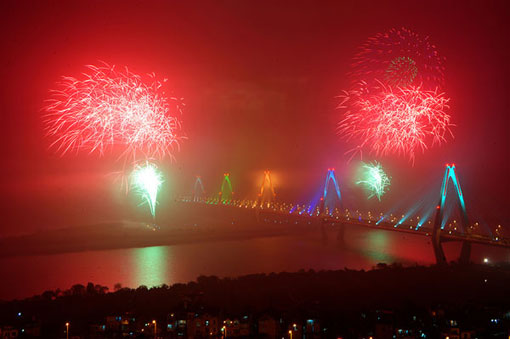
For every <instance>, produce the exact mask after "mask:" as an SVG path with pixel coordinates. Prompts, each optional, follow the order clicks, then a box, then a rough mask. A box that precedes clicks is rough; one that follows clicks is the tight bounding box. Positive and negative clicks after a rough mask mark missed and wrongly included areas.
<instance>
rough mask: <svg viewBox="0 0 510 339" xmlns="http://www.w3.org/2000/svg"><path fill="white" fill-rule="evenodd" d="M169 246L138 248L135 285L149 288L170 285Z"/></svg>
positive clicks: (135, 254)
mask: <svg viewBox="0 0 510 339" xmlns="http://www.w3.org/2000/svg"><path fill="white" fill-rule="evenodd" d="M168 251H169V247H168V246H153V247H144V248H137V249H136V250H135V252H134V256H135V279H134V280H135V283H136V285H137V286H140V285H145V286H147V287H152V286H157V285H161V284H165V283H168V282H167V280H168V277H167V266H168V259H169V253H168Z"/></svg>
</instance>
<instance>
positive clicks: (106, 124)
mask: <svg viewBox="0 0 510 339" xmlns="http://www.w3.org/2000/svg"><path fill="white" fill-rule="evenodd" d="M87 71H88V72H87V73H84V74H83V77H84V78H83V79H77V78H73V77H63V79H62V81H61V82H60V83H59V84H58V85H59V89H58V90H54V91H52V97H51V99H50V100H49V101H48V102H49V103H48V105H47V106H46V107H45V111H46V112H47V114H46V116H45V117H46V127H47V133H48V135H49V136H51V137H53V138H54V141H53V143H52V146H55V147H56V148H57V149H58V151H59V152H60V153H62V154H65V153H67V152H70V151H81V150H85V151H88V152H97V153H99V154H101V155H102V154H104V152H105V151H107V150H109V149H113V148H115V149H117V148H119V149H120V150H121V155H120V157H124V158H126V159H131V160H132V161H133V162H134V161H135V160H136V159H137V158H138V157H139V156H142V157H143V158H145V159H149V158H159V159H161V158H163V157H164V156H166V155H169V156H170V157H172V151H173V150H174V149H176V148H177V149H178V147H179V141H180V140H182V139H183V136H182V134H181V123H180V120H179V117H180V115H181V114H182V111H181V108H182V99H177V98H175V97H170V98H167V97H166V96H165V93H164V92H163V90H162V83H161V82H160V81H158V80H156V78H155V75H154V74H149V75H147V76H144V77H142V76H140V75H137V74H134V73H131V72H130V71H129V70H128V69H127V68H125V69H124V70H123V71H117V70H116V69H115V67H114V66H108V65H106V64H105V65H104V66H99V67H98V66H92V65H89V66H87ZM164 81H166V80H164Z"/></svg>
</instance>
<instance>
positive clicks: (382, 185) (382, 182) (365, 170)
mask: <svg viewBox="0 0 510 339" xmlns="http://www.w3.org/2000/svg"><path fill="white" fill-rule="evenodd" d="M361 170H362V172H361V179H360V180H358V181H357V182H356V184H358V185H363V187H364V188H365V189H366V190H367V191H368V193H369V195H368V198H369V199H370V198H372V197H374V196H375V197H377V199H379V201H381V197H382V196H383V195H384V193H386V192H387V191H388V188H389V186H390V178H388V176H387V175H386V173H385V172H384V170H383V168H382V166H381V164H380V163H378V162H374V163H362V166H361Z"/></svg>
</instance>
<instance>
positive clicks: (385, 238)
mask: <svg viewBox="0 0 510 339" xmlns="http://www.w3.org/2000/svg"><path fill="white" fill-rule="evenodd" d="M389 242H390V237H389V235H388V232H385V231H379V230H374V231H371V232H368V234H367V244H366V245H367V246H365V250H364V251H363V254H364V255H365V256H367V257H369V258H370V259H372V260H374V261H376V262H385V263H388V262H392V261H393V260H394V258H393V256H391V255H389V254H388V250H389V246H390V244H389Z"/></svg>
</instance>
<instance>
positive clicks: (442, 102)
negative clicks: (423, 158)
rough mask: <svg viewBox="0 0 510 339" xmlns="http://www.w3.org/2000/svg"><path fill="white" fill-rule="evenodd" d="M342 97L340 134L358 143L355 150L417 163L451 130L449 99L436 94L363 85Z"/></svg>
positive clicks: (410, 88) (411, 88) (411, 89)
mask: <svg viewBox="0 0 510 339" xmlns="http://www.w3.org/2000/svg"><path fill="white" fill-rule="evenodd" d="M340 97H341V99H342V102H341V104H340V106H339V107H340V108H342V109H344V110H345V115H344V119H343V120H342V121H340V123H339V126H338V128H339V129H338V130H339V135H341V136H344V137H345V138H346V139H347V140H353V141H355V142H357V144H358V145H357V147H356V148H355V149H354V151H356V150H359V151H360V152H361V151H362V149H364V148H368V149H369V150H370V151H371V152H373V153H375V154H376V155H378V156H383V155H388V154H398V155H404V156H406V157H408V158H409V159H410V160H411V161H413V162H414V159H415V155H416V153H417V152H418V151H424V150H425V149H427V148H428V147H429V146H431V145H434V144H439V143H441V142H443V141H444V140H445V134H446V132H447V131H450V129H449V127H450V126H451V123H450V116H449V115H448V114H447V113H446V110H447V109H448V101H449V99H448V98H447V97H445V95H444V94H443V93H438V92H437V91H426V90H423V89H422V88H420V87H409V88H401V87H397V88H396V89H392V88H391V87H384V86H381V87H379V88H377V89H376V90H375V91H374V92H371V91H370V90H369V89H368V88H367V87H366V86H363V85H361V86H360V87H359V88H358V89H356V90H351V91H346V92H344V94H343V95H341V96H340Z"/></svg>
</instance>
